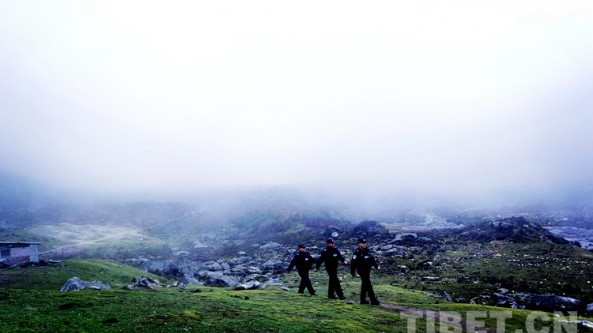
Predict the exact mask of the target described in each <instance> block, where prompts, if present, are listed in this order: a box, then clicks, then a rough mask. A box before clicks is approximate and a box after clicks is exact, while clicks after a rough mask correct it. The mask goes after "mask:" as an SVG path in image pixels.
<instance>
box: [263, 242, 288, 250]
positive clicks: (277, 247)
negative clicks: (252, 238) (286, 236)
mask: <svg viewBox="0 0 593 333" xmlns="http://www.w3.org/2000/svg"><path fill="white" fill-rule="evenodd" d="M259 248H260V250H262V251H270V252H276V251H283V250H284V247H283V246H282V245H280V244H278V243H276V242H269V243H267V244H265V245H262V246H260V247H259Z"/></svg>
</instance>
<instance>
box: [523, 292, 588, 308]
mask: <svg viewBox="0 0 593 333" xmlns="http://www.w3.org/2000/svg"><path fill="white" fill-rule="evenodd" d="M580 306H581V301H580V300H578V299H576V298H572V297H564V296H557V295H534V296H533V297H531V300H530V302H529V304H528V305H527V307H528V308H529V309H533V310H542V311H549V312H552V311H557V310H566V311H573V310H578V309H579V307H580Z"/></svg>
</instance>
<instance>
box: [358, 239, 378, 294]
mask: <svg viewBox="0 0 593 333" xmlns="http://www.w3.org/2000/svg"><path fill="white" fill-rule="evenodd" d="M373 267H375V269H377V270H380V269H381V267H380V266H379V264H378V263H377V260H375V257H373V255H372V254H371V253H370V252H369V249H367V242H366V240H365V239H364V238H360V239H358V249H356V250H355V251H354V253H353V254H352V261H351V263H350V273H351V274H352V277H355V276H356V272H357V271H358V275H360V279H361V282H360V304H369V302H368V301H367V300H366V298H367V293H368V295H369V298H370V299H371V304H372V305H379V304H380V303H379V300H377V297H376V296H375V291H374V290H373V285H372V283H371V269H372V268H373Z"/></svg>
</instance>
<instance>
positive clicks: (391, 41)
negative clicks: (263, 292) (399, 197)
mask: <svg viewBox="0 0 593 333" xmlns="http://www.w3.org/2000/svg"><path fill="white" fill-rule="evenodd" d="M0 50H1V52H0V168H1V169H3V170H5V171H7V172H11V173H15V174H18V175H23V176H26V177H28V178H31V179H33V180H36V181H40V182H42V183H45V184H48V185H50V186H59V187H62V188H72V189H90V190H96V191H122V192H134V191H137V192H142V191H177V190H179V191H187V190H193V189H199V188H204V187H212V186H215V187H216V186H229V185H260V184H261V185H284V184H287V185H292V184H300V185H319V184H322V185H326V186H338V185H339V186H342V185H352V186H362V187H364V188H366V189H367V190H369V191H372V190H374V189H376V190H377V191H379V190H387V191H389V190H393V191H409V190H417V191H420V192H426V193H438V194H445V195H447V194H451V195H454V194H461V195H467V196H474V195H485V194H487V193H490V192H492V193H494V192H500V191H502V192H513V191H534V192H533V193H554V192H556V191H566V190H567V189H571V188H576V187H585V188H586V187H593V186H592V185H593V176H592V170H593V149H592V146H593V130H592V129H593V2H592V1H590V0H583V1H579V0H576V1H565V2H560V1H545V0H544V1H541V0H538V1H531V0H529V1H421V2H413V1H403V2H402V1H374V2H364V3H363V2H360V1H298V2H283V1H257V2H253V1H159V2H156V1H93V2H81V1H2V2H0Z"/></svg>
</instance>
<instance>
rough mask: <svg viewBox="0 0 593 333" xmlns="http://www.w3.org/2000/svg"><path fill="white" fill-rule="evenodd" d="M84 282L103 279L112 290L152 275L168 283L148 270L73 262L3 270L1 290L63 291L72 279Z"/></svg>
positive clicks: (95, 261) (96, 261) (89, 261)
mask: <svg viewBox="0 0 593 333" xmlns="http://www.w3.org/2000/svg"><path fill="white" fill-rule="evenodd" d="M74 276H77V277H78V278H80V279H82V280H84V281H92V280H99V281H102V282H104V283H106V284H108V285H109V286H111V287H112V288H121V287H124V286H127V285H129V284H132V279H134V278H139V277H141V276H150V277H152V278H154V279H157V280H160V281H162V280H164V279H162V278H161V277H159V276H156V275H154V274H150V273H148V272H146V271H143V270H140V269H137V268H134V267H131V266H128V265H121V264H118V263H115V262H111V261H107V260H100V259H86V260H84V259H69V260H64V261H61V262H58V263H56V264H52V265H51V266H38V267H28V268H16V269H5V270H0V288H13V289H14V288H16V289H21V288H22V289H35V290H60V288H62V286H63V285H64V283H65V282H66V281H68V279H70V278H71V277H74Z"/></svg>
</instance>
